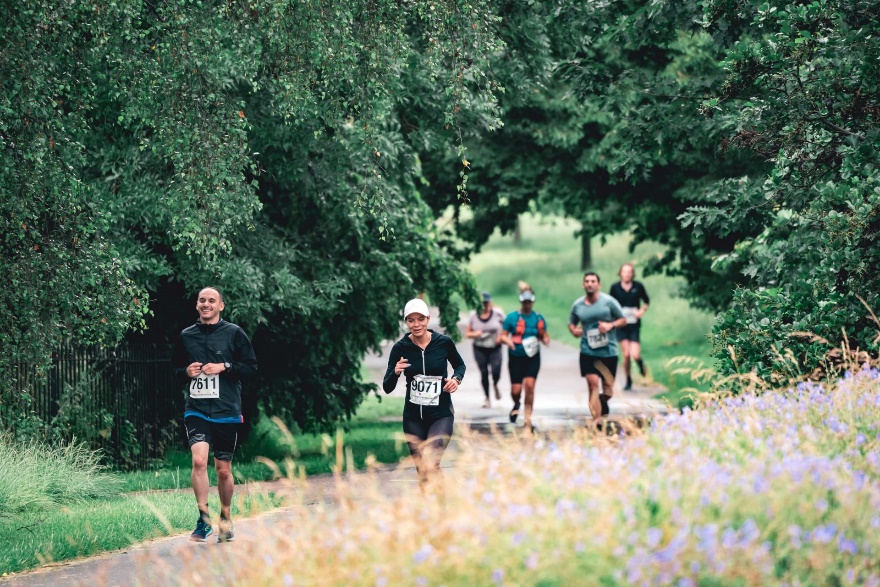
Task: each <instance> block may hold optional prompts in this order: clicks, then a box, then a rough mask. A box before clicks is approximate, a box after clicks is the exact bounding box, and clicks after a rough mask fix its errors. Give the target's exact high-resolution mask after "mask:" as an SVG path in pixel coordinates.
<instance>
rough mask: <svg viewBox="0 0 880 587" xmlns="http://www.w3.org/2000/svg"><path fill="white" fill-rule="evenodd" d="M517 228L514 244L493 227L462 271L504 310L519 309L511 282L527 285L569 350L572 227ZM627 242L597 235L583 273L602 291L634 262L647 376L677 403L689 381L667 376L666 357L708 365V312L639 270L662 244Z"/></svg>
mask: <svg viewBox="0 0 880 587" xmlns="http://www.w3.org/2000/svg"><path fill="white" fill-rule="evenodd" d="M520 226H521V231H520V233H521V237H522V238H521V242H520V244H519V245H516V244H514V242H513V237H512V236H505V237H502V236H500V235H499V234H498V233H497V232H496V234H495V235H494V236H493V237H492V238H491V239H490V240H489V242H488V243H487V244H486V246H485V247H484V248H483V249H482V251H481V252H480V253H479V254H478V255H475V256H474V257H473V258H472V260H471V262H470V270H471V271H472V273H473V274H474V277H475V280H476V284H477V288H478V289H479V290H480V291H489V292H491V293H492V296H493V298H494V301H495V303H496V304H497V305H499V306H501V308H502V309H503V310H504V311H505V312H509V311H512V310H515V309H517V308H518V307H519V301H518V297H517V296H518V294H519V291H518V289H517V282H518V281H519V280H522V281H526V282H528V283H529V284H530V285H531V286H532V288H533V289H534V290H535V293H536V295H537V300H536V302H535V310H536V311H537V312H539V313H541V314H543V315H544V317H545V318H546V319H547V325H548V330H549V332H550V336H551V337H552V338H554V339H556V340H559V341H562V342H564V343H565V344H568V345H571V346H572V347H573V348H576V347H577V346H578V341H577V340H576V339H575V338H573V337H572V336H571V335H570V334H569V333H568V328H567V324H568V315H569V311H570V309H571V304H572V302H573V301H574V300H575V299H576V298H578V297H579V296H582V295H583V294H584V290H583V286H582V282H583V274H584V272H583V271H582V270H581V268H580V261H581V245H580V239H579V238H578V237H575V236H574V233H575V231H576V230H578V229H579V228H580V225H579V224H578V223H576V222H573V221H568V220H561V219H547V218H540V217H536V216H531V215H525V216H523V217H522V218H521V223H520ZM629 240H630V239H629V235H626V234H620V235H615V236H613V237H611V238H609V239H608V241H607V242H606V243H605V244H604V245H602V244H601V242H600V240H599V239H598V238H595V239H593V241H592V253H593V264H592V267H591V270H592V271H595V272H597V273H598V274H599V277H600V278H601V280H602V291H605V292H606V293H607V292H608V290H609V289H610V288H611V285H612V284H613V283H614V282H615V281H617V280H618V277H617V271H618V269H619V268H620V265H621V264H623V263H626V262H631V263H633V264H634V265H635V267H636V279H637V280H639V281H641V282H642V283H644V284H645V288H646V289H647V291H648V294H649V296H650V297H651V308H650V309H649V310H648V312H647V313H646V314H645V317H644V319H643V321H642V332H641V335H642V357H643V358H644V359H645V361H646V362H647V364H648V367H649V370H650V372H651V373H652V374H653V378H654V380H655V381H656V382H657V383H660V384H662V385H664V386H666V387H667V388H668V390H669V392H668V393H667V394H664V395H665V396H666V397H668V399H669V400H670V402H671V403H673V405H677V403H678V398H679V396H680V395H681V394H682V393H683V392H684V391H685V390H686V389H687V388H689V387H694V384H693V382H692V381H691V380H690V378H689V377H687V376H685V375H680V374H679V375H676V374H673V373H672V371H673V368H671V367H668V366H667V363H668V361H669V360H670V359H672V358H674V357H682V356H685V357H693V358H695V359H697V360H698V361H701V362H703V363H705V364H706V365H710V364H711V359H710V357H709V351H710V348H709V343H708V341H707V339H706V335H707V334H708V333H709V331H710V330H711V329H712V324H713V321H714V317H713V316H712V315H711V314H708V313H706V312H702V311H699V310H695V309H693V308H691V307H690V305H689V304H688V302H687V301H686V300H684V299H682V298H681V297H679V296H678V295H677V294H678V292H679V291H680V289H681V287H682V285H683V281H682V280H680V279H673V278H670V277H667V276H664V275H652V276H650V277H644V276H643V275H641V271H640V267H643V266H644V263H645V261H646V260H647V259H649V258H650V257H651V256H655V255H658V254H659V253H660V252H661V251H662V250H663V248H662V246H660V245H656V244H652V243H646V244H643V245H640V246H639V247H637V248H636V250H635V251H634V252H633V253H630V252H629V250H628V245H629ZM697 387H699V386H697ZM703 390H705V389H703Z"/></svg>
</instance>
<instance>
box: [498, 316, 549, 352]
mask: <svg viewBox="0 0 880 587" xmlns="http://www.w3.org/2000/svg"><path fill="white" fill-rule="evenodd" d="M502 328H504V330H506V331H507V332H509V333H511V334H512V335H513V337H512V339H513V344H514V347H513V348H512V349H510V350H509V351H508V354H509V355H510V356H511V357H529V356H535V355H536V354H537V352H535V353H532V354H529V353H527V352H526V348H525V347H524V346H523V340H524V339H525V340H526V341H527V342H528V340H529V339H533V338H537V339H538V341H540V340H541V339H542V338H544V334H545V333H546V332H547V322H546V321H545V320H544V317H543V316H542V315H540V314H538V313H537V312H529V313H528V314H523V313H521V312H519V311H515V312H511V313H510V314H508V315H507V317H506V318H505V319H504V324H503V325H502ZM535 348H539V347H535ZM538 352H540V350H538Z"/></svg>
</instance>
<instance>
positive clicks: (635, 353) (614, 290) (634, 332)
mask: <svg viewBox="0 0 880 587" xmlns="http://www.w3.org/2000/svg"><path fill="white" fill-rule="evenodd" d="M617 274H618V275H619V276H620V281H618V282H617V283H615V284H614V285H612V286H611V297H613V298H614V299H616V300H617V301H618V302H620V305H621V306H622V307H623V315H624V316H625V317H626V326H625V327H623V328H621V329H619V330H618V331H617V340H618V341H619V342H620V350H621V351H623V370H624V371H625V372H626V387H624V388H623V389H624V390H626V391H629V390H631V389H632V371H631V366H630V359H632V360H633V361H635V362H636V364H637V365H638V366H639V371H641V373H642V376H643V377H644V376H645V375H646V374H647V369H646V368H645V363H644V361H642V347H641V341H640V336H639V334H640V330H641V327H642V316H643V315H644V314H645V312H646V311H647V310H648V304H650V302H651V300H650V299H649V298H648V292H647V291H645V286H644V285H642V284H641V282H638V281H635V280H634V279H633V278H634V277H635V275H636V270H635V268H634V267H633V266H632V264H631V263H624V264H623V265H622V266H621V267H620V271H618V273H617ZM642 302H644V304H642Z"/></svg>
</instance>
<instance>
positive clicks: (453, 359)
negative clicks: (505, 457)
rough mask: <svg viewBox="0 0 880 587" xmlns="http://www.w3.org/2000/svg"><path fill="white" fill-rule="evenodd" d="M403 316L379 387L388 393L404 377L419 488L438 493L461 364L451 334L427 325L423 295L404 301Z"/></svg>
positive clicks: (408, 435)
mask: <svg viewBox="0 0 880 587" xmlns="http://www.w3.org/2000/svg"><path fill="white" fill-rule="evenodd" d="M403 319H404V321H405V322H406V326H407V328H408V329H409V333H407V334H405V335H403V337H402V338H401V339H400V340H398V341H397V342H396V343H394V346H393V347H391V353H390V354H389V356H388V369H387V370H386V371H385V378H384V379H383V381H382V389H384V390H385V393H391V392H392V391H394V388H395V387H397V381H398V379H399V378H400V375H401V374H403V375H404V376H405V377H406V401H405V403H404V406H403V432H404V434H406V443H407V445H408V446H409V452H410V454H411V455H412V458H413V461H414V463H415V466H416V471H418V475H419V485H420V486H421V488H422V491H428V490H431V489H434V490H436V491H437V492H438V493H440V494H441V495H442V492H443V483H442V476H441V474H440V459H441V458H442V457H443V451H444V450H446V446H447V445H448V444H449V439H450V438H451V437H452V424H453V421H454V419H455V417H454V415H453V414H454V410H453V409H452V394H453V393H455V391H456V390H457V389H458V386H459V385H461V380H462V378H463V377H464V372H465V364H464V360H463V359H462V358H461V355H460V354H459V353H458V350H457V349H456V348H455V343H454V342H453V341H452V339H451V338H449V337H448V336H446V335H445V334H440V333H439V332H434V331H433V330H431V329H429V328H428V322H429V321H430V311H429V310H428V305H427V304H426V303H425V302H424V301H423V300H420V299H418V298H416V299H413V300H410V301H408V302H407V303H406V306H405V307H404V309H403ZM447 363H448V364H450V365H452V369H453V372H452V376H451V377H447V375H448V367H447Z"/></svg>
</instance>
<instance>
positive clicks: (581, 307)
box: [568, 292, 623, 357]
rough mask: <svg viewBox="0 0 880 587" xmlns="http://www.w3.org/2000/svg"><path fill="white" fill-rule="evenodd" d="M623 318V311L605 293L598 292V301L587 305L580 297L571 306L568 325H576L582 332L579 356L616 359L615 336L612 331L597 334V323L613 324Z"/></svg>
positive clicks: (584, 299) (583, 298)
mask: <svg viewBox="0 0 880 587" xmlns="http://www.w3.org/2000/svg"><path fill="white" fill-rule="evenodd" d="M619 318H623V310H622V309H621V307H620V304H618V303H617V300H615V299H614V298H612V297H611V296H609V295H608V294H606V293H601V292H599V299H598V300H596V301H595V303H592V304H588V303H587V301H586V296H581V297H579V298H578V299H576V300H575V301H574V304H572V305H571V315H570V316H569V318H568V322H569V324H572V325H574V326H577V325H578V324H580V325H581V327H582V328H583V330H584V334H583V336H581V354H584V355H588V356H590V357H616V356H617V334H616V333H615V332H614V329H612V330H611V331H610V332H606V333H601V332H599V322H613V321H614V320H617V319H619Z"/></svg>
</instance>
